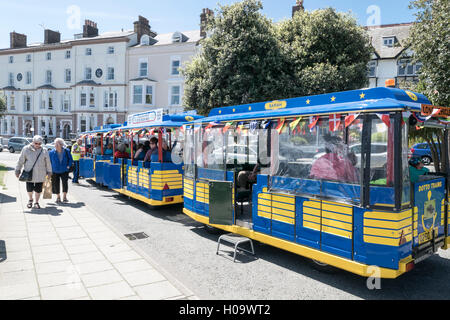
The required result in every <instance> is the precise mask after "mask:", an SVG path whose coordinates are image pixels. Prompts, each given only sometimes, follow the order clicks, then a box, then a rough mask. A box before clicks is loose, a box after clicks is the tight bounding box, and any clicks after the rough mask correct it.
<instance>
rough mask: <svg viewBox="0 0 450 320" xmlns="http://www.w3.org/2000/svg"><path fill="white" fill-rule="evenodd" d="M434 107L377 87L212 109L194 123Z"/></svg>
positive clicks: (412, 94)
mask: <svg viewBox="0 0 450 320" xmlns="http://www.w3.org/2000/svg"><path fill="white" fill-rule="evenodd" d="M422 104H431V103H430V101H429V100H428V99H427V98H426V97H425V96H424V95H423V94H420V93H415V92H412V91H408V90H401V89H396V88H373V89H360V90H352V91H342V92H334V93H327V94H321V95H315V96H307V97H299V98H290V99H282V100H276V101H267V102H259V103H251V104H244V105H239V106H230V107H221V108H215V109H212V110H211V112H210V113H209V116H208V117H206V118H203V119H199V120H196V121H194V122H196V123H201V122H213V121H214V122H224V121H239V120H257V119H267V118H280V117H290V116H292V117H295V116H307V115H321V114H323V115H325V114H334V113H353V112H355V113H357V112H374V111H379V112H387V111H394V110H401V109H403V110H411V111H420V110H421V105H422Z"/></svg>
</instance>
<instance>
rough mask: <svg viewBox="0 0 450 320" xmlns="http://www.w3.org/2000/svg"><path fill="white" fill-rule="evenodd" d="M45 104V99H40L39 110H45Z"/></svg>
mask: <svg viewBox="0 0 450 320" xmlns="http://www.w3.org/2000/svg"><path fill="white" fill-rule="evenodd" d="M46 105H47V104H46V102H45V99H44V98H42V99H41V109H45V106H46Z"/></svg>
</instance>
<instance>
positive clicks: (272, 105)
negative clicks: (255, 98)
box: [265, 100, 287, 110]
mask: <svg viewBox="0 0 450 320" xmlns="http://www.w3.org/2000/svg"><path fill="white" fill-rule="evenodd" d="M286 106H287V102H286V101H278V100H276V101H272V102H268V103H266V105H265V108H266V110H278V109H284V108H286Z"/></svg>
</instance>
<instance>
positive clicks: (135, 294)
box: [0, 170, 198, 300]
mask: <svg viewBox="0 0 450 320" xmlns="http://www.w3.org/2000/svg"><path fill="white" fill-rule="evenodd" d="M81 183H83V182H81ZM84 183H86V182H84ZM5 185H6V190H5V189H3V190H2V189H0V300H17V299H20V300H80V299H81V300H85V299H88V300H134V299H136V300H141V299H143V300H166V299H167V300H177V299H183V300H184V299H186V300H196V299H198V298H197V297H196V296H195V295H194V294H193V293H192V292H191V291H190V290H189V289H188V288H186V287H184V285H183V284H182V283H180V282H179V281H178V280H177V279H176V278H175V277H173V276H172V275H171V274H169V273H168V272H167V271H166V270H164V269H162V268H161V267H160V266H159V265H158V264H157V263H156V262H155V261H154V260H152V258H151V257H149V256H147V255H146V253H145V252H143V251H142V250H141V249H140V248H139V247H137V245H136V244H135V243H132V242H131V241H130V240H128V239H127V238H126V237H125V236H123V235H121V234H120V233H118V232H117V231H116V230H115V229H114V228H113V227H112V226H111V225H109V224H108V222H106V221H105V220H104V219H103V218H102V217H100V216H99V215H97V214H96V213H95V212H94V211H93V210H92V209H91V208H89V204H85V203H83V202H82V201H81V200H82V199H77V198H76V195H74V194H72V193H70V191H71V190H70V182H69V194H68V199H69V201H70V203H67V204H60V205H57V204H56V202H55V200H56V199H52V200H44V199H42V198H41V200H40V205H41V209H28V208H27V207H26V204H27V202H28V196H27V193H26V190H25V184H24V183H22V182H19V181H18V179H17V178H16V177H15V175H14V171H12V170H11V171H8V172H7V174H6V175H5ZM105 205H108V204H107V203H105ZM124 214H126V212H124Z"/></svg>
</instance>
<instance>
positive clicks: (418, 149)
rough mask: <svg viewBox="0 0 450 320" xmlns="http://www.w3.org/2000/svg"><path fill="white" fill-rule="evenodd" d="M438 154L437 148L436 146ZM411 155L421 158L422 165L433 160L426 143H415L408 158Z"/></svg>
mask: <svg viewBox="0 0 450 320" xmlns="http://www.w3.org/2000/svg"><path fill="white" fill-rule="evenodd" d="M436 149H437V151H438V156H439V157H440V154H439V148H438V147H437V148H436ZM411 157H419V158H420V159H422V162H423V164H424V165H426V166H428V165H429V164H430V163H431V162H433V157H432V154H431V150H430V146H429V145H428V143H426V142H425V143H416V144H415V145H413V147H412V148H411V150H410V158H411Z"/></svg>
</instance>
